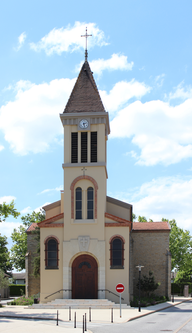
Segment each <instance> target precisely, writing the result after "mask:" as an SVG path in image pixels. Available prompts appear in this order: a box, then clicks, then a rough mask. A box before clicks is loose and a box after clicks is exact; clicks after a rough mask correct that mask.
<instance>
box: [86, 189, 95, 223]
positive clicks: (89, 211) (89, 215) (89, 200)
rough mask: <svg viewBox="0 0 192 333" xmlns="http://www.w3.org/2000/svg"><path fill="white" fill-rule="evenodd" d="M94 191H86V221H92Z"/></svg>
mask: <svg viewBox="0 0 192 333" xmlns="http://www.w3.org/2000/svg"><path fill="white" fill-rule="evenodd" d="M93 197H94V190H93V187H88V189H87V219H93V218H94V217H93V202H94V200H93V199H94V198H93Z"/></svg>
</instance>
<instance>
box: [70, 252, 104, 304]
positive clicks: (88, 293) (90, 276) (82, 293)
mask: <svg viewBox="0 0 192 333" xmlns="http://www.w3.org/2000/svg"><path fill="white" fill-rule="evenodd" d="M97 289H98V267H97V262H96V260H95V259H94V258H93V257H91V256H89V255H87V254H83V255H80V256H79V257H77V258H76V259H75V260H74V261H73V264H72V298H74V299H93V298H97Z"/></svg>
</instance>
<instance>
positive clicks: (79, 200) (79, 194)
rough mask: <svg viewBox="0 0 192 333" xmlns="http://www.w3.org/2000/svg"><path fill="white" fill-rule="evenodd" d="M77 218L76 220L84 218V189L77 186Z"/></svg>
mask: <svg viewBox="0 0 192 333" xmlns="http://www.w3.org/2000/svg"><path fill="white" fill-rule="evenodd" d="M75 195H76V196H75V203H76V204H75V218H76V220H81V219H82V189H81V188H80V187H77V188H76V190H75Z"/></svg>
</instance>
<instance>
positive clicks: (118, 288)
mask: <svg viewBox="0 0 192 333" xmlns="http://www.w3.org/2000/svg"><path fill="white" fill-rule="evenodd" d="M124 290H125V287H124V285H123V284H122V283H118V284H117V285H116V291H117V292H118V293H122V292H123V291H124Z"/></svg>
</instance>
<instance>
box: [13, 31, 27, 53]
mask: <svg viewBox="0 0 192 333" xmlns="http://www.w3.org/2000/svg"><path fill="white" fill-rule="evenodd" d="M26 37H27V35H26V33H25V32H22V34H21V35H20V36H19V37H18V46H17V47H16V48H15V50H16V51H19V50H20V48H21V47H22V46H23V44H24V42H25V39H26Z"/></svg>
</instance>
